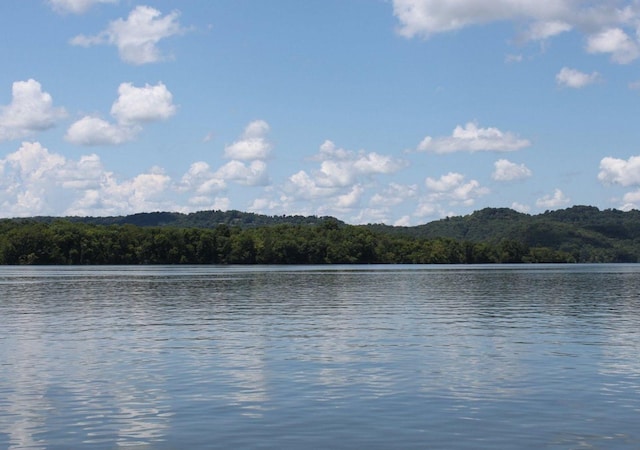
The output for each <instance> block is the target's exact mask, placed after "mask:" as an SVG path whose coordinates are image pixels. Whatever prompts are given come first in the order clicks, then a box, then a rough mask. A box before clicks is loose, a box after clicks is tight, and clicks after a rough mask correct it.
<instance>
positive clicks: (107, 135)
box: [66, 116, 140, 146]
mask: <svg viewBox="0 0 640 450" xmlns="http://www.w3.org/2000/svg"><path fill="white" fill-rule="evenodd" d="M139 129H140V128H139V127H124V126H121V125H119V124H112V123H109V122H107V121H106V120H103V119H101V118H99V117H92V116H85V117H83V118H82V119H80V120H78V121H77V122H74V123H73V124H72V125H71V126H70V127H69V129H68V130H67V134H66V139H67V140H68V141H69V142H72V143H74V144H78V145H86V146H91V145H119V144H123V143H125V142H129V141H131V140H132V139H133V138H134V137H135V136H136V134H137V133H138V131H139Z"/></svg>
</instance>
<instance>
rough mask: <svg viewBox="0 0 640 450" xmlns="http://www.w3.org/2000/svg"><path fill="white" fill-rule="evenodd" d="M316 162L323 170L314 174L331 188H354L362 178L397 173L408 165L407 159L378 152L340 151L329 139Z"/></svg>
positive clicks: (321, 183)
mask: <svg viewBox="0 0 640 450" xmlns="http://www.w3.org/2000/svg"><path fill="white" fill-rule="evenodd" d="M314 159H316V160H319V161H320V169H319V170H317V171H315V172H314V177H315V179H316V181H317V183H318V184H319V185H321V186H325V187H329V188H331V187H346V186H350V185H352V184H354V183H355V182H356V181H357V180H358V179H359V178H360V177H371V176H374V175H378V174H391V173H395V172H397V171H399V170H400V169H402V168H404V167H406V165H407V162H406V161H404V160H400V159H396V158H393V157H391V156H387V155H380V154H378V153H375V152H371V153H367V152H365V151H364V150H360V151H358V152H355V151H350V150H345V149H343V148H338V147H336V145H335V144H334V143H333V142H332V141H329V140H327V141H325V142H324V143H323V144H322V145H321V146H320V153H319V154H318V155H316V157H315V158H314Z"/></svg>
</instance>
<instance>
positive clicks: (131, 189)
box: [65, 167, 178, 216]
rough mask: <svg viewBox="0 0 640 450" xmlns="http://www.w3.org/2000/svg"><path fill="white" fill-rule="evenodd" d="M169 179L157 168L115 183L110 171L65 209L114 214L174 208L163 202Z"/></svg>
mask: <svg viewBox="0 0 640 450" xmlns="http://www.w3.org/2000/svg"><path fill="white" fill-rule="evenodd" d="M170 187H171V178H170V177H169V176H168V175H166V174H165V173H164V171H163V170H162V169H161V168H158V167H154V168H152V169H151V170H150V171H149V172H147V173H142V174H139V175H137V176H135V177H133V178H132V179H130V180H124V181H122V182H119V181H118V180H117V179H116V177H115V176H114V174H113V173H110V172H105V173H104V174H103V175H102V179H101V182H100V184H99V186H98V187H97V188H96V189H88V190H84V191H82V195H81V196H80V197H79V198H77V199H76V200H75V201H74V202H73V203H72V204H71V206H70V207H69V208H68V209H67V210H66V212H65V214H72V215H99V216H105V215H116V214H132V213H138V212H145V211H166V210H172V211H174V210H177V209H178V208H177V207H176V206H175V204H173V203H171V202H170V201H167V199H166V194H167V191H168V190H169V188H170Z"/></svg>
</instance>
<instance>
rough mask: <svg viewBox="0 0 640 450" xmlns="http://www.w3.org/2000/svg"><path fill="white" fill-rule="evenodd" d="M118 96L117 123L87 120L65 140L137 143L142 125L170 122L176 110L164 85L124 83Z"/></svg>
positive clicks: (74, 127) (113, 110)
mask: <svg viewBox="0 0 640 450" xmlns="http://www.w3.org/2000/svg"><path fill="white" fill-rule="evenodd" d="M118 94H119V96H118V99H117V100H116V101H115V102H114V103H113V105H112V107H111V115H112V116H113V117H114V118H115V119H116V122H115V123H110V122H108V121H106V120H104V119H102V118H100V117H96V116H84V117H82V118H81V119H80V120H78V121H76V122H74V123H73V124H72V125H71V126H70V127H69V129H68V130H67V134H66V136H65V138H66V139H67V140H68V141H69V142H72V143H74V144H78V145H86V146H91V145H119V144H123V143H125V142H129V141H131V140H133V139H135V137H136V136H137V135H138V133H140V131H142V125H143V124H145V123H149V122H155V121H160V120H166V119H169V118H170V117H171V116H173V115H174V114H175V112H176V109H177V108H176V106H175V105H174V104H173V96H172V94H171V92H170V91H169V90H168V89H167V87H166V86H165V85H164V84H162V83H158V84H157V85H155V86H151V85H149V84H146V85H145V86H143V87H135V86H133V85H132V84H131V83H122V84H121V85H120V87H119V88H118Z"/></svg>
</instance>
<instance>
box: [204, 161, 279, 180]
mask: <svg viewBox="0 0 640 450" xmlns="http://www.w3.org/2000/svg"><path fill="white" fill-rule="evenodd" d="M214 176H215V177H216V178H219V179H223V180H229V181H235V182H237V183H239V184H243V185H246V186H266V185H267V184H269V177H268V174H267V164H266V163H265V162H264V161H260V160H255V161H252V162H251V163H249V164H246V163H244V162H242V161H237V160H233V161H229V162H228V163H226V164H225V165H224V166H222V167H220V169H218V170H217V171H216V173H215V174H214Z"/></svg>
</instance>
